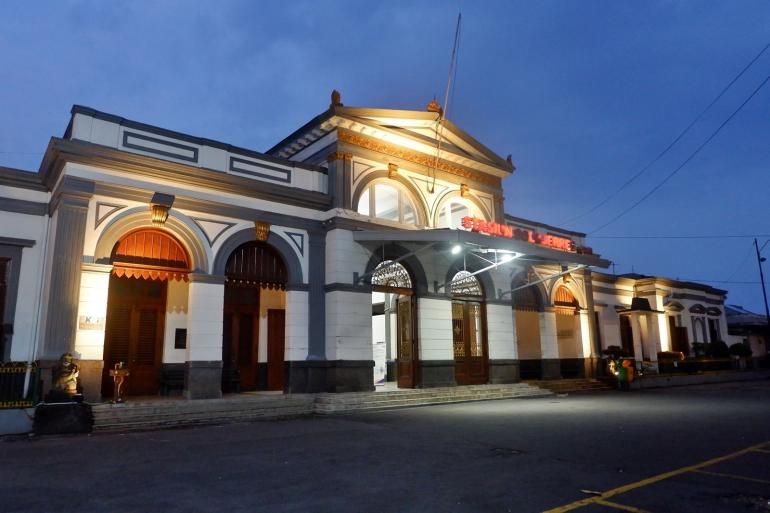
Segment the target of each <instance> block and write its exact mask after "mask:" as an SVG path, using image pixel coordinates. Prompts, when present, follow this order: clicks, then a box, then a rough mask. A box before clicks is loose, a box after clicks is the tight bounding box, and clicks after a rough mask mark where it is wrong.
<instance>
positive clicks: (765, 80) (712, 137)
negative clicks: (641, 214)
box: [590, 75, 770, 233]
mask: <svg viewBox="0 0 770 513" xmlns="http://www.w3.org/2000/svg"><path fill="white" fill-rule="evenodd" d="M768 81H770V75H768V76H767V77H766V78H765V79H764V80H763V81H762V83H761V84H759V86H757V88H756V89H754V91H753V92H752V93H751V94H750V95H749V97H748V98H746V100H744V101H743V103H741V104H740V106H739V107H738V108H737V109H735V110H734V111H733V113H732V114H730V116H729V117H728V118H727V119H726V120H724V121H723V122H722V124H721V125H719V127H718V128H717V129H716V130H715V131H714V132H712V134H711V135H710V136H708V138H707V139H706V140H705V141H703V143H701V145H700V146H698V148H697V149H696V150H695V151H694V152H692V153H691V154H690V156H689V157H687V158H686V159H685V161H684V162H682V163H681V164H680V165H679V166H678V167H677V168H676V169H674V170H673V171H672V172H671V173H669V174H668V175H667V176H666V177H665V178H664V179H663V180H661V181H660V182H659V183H658V184H657V185H656V186H655V187H653V188H652V189H650V190H649V191H648V192H647V193H646V194H645V195H644V196H642V197H641V198H640V199H639V200H637V201H636V202H634V203H632V204H631V206H629V207H628V208H626V209H624V210H623V211H622V212H621V213H620V214H618V215H616V216H615V217H613V218H612V219H610V220H609V221H607V222H606V223H604V224H603V225H601V226H600V227H598V228H596V229H594V230H593V231H592V232H590V233H595V232H598V231H600V230H602V229H604V228H606V227H607V226H609V225H611V224H612V223H614V222H615V221H617V220H618V219H620V218H621V217H623V216H624V215H626V214H628V213H629V212H631V211H632V210H633V209H635V208H636V207H638V206H639V205H640V204H641V203H642V202H643V201H645V200H646V199H647V198H649V197H650V196H652V195H653V194H654V193H655V192H656V191H657V190H658V189H660V188H661V187H663V185H665V184H666V182H668V181H669V180H670V179H671V178H673V177H674V175H676V174H677V173H678V172H679V171H681V170H682V168H684V167H685V166H686V165H687V164H689V163H690V161H691V160H692V159H694V158H695V156H696V155H698V153H700V152H701V150H702V149H703V148H705V147H706V145H708V143H710V142H711V140H712V139H714V137H716V136H717V134H718V133H719V132H721V131H722V129H723V128H724V127H725V126H726V125H727V124H728V123H729V122H730V121H731V120H732V119H733V118H734V117H735V116H736V115H737V114H738V113H739V112H740V111H741V110H743V107H745V106H746V104H747V103H749V102H750V101H751V99H752V98H754V96H756V94H757V93H758V92H759V91H760V90H761V89H762V88H763V87H765V85H766V84H767V82H768Z"/></svg>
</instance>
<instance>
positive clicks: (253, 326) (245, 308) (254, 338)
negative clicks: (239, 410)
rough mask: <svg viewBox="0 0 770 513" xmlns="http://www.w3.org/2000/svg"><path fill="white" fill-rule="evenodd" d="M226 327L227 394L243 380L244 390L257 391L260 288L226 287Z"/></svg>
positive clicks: (225, 366)
mask: <svg viewBox="0 0 770 513" xmlns="http://www.w3.org/2000/svg"><path fill="white" fill-rule="evenodd" d="M223 322H224V324H223V326H222V376H223V380H222V383H223V388H224V390H223V391H224V392H233V391H234V390H231V389H230V388H229V387H230V385H231V383H233V382H234V381H235V380H234V379H233V377H234V375H235V374H237V375H238V376H239V378H240V389H241V390H242V391H249V390H256V389H257V360H258V341H259V287H243V286H232V285H228V284H226V285H225V305H224V314H223Z"/></svg>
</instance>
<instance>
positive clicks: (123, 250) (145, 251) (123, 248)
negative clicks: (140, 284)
mask: <svg viewBox="0 0 770 513" xmlns="http://www.w3.org/2000/svg"><path fill="white" fill-rule="evenodd" d="M110 261H111V262H112V264H113V268H112V273H113V274H114V275H115V276H118V277H124V276H125V277H127V278H144V279H147V280H179V281H182V280H184V281H187V273H188V272H189V270H190V263H189V262H190V259H189V257H188V255H187V251H185V249H184V248H183V247H182V245H181V244H180V243H179V242H177V240H176V239H174V238H173V237H172V236H171V235H169V234H167V233H166V232H163V231H161V230H154V229H143V230H137V231H134V232H131V233H128V234H127V235H124V236H123V237H122V238H121V239H120V240H119V241H118V242H117V244H115V247H114V248H113V249H112V255H111V257H110Z"/></svg>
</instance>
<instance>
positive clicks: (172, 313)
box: [163, 280, 222, 363]
mask: <svg viewBox="0 0 770 513" xmlns="http://www.w3.org/2000/svg"><path fill="white" fill-rule="evenodd" d="M188 299H189V285H188V283H187V282H184V281H177V280H169V281H168V283H167V289H166V328H165V334H164V336H163V363H184V362H185V359H186V357H187V350H186V349H174V338H175V335H176V330H177V328H180V329H186V328H187V304H188ZM187 343H188V344H189V343H190V340H189V335H188V340H187ZM219 357H220V359H221V358H222V355H221V354H220V355H219Z"/></svg>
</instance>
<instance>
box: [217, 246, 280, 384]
mask: <svg viewBox="0 0 770 513" xmlns="http://www.w3.org/2000/svg"><path fill="white" fill-rule="evenodd" d="M287 282H288V273H287V270H286V264H285V263H284V261H283V259H282V258H281V256H280V255H279V254H278V252H277V251H276V250H275V249H274V248H273V247H271V246H270V245H268V244H266V243H264V242H259V241H251V242H246V243H244V244H241V245H240V246H238V247H237V248H236V249H235V250H234V251H233V252H232V253H231V254H230V257H229V258H228V260H227V263H226V265H225V301H224V316H223V322H224V324H223V329H222V391H223V392H234V391H238V390H242V391H249V390H257V389H267V390H283V388H284V351H285V323H286V313H285V312H286V292H285V290H286V284H287Z"/></svg>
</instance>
